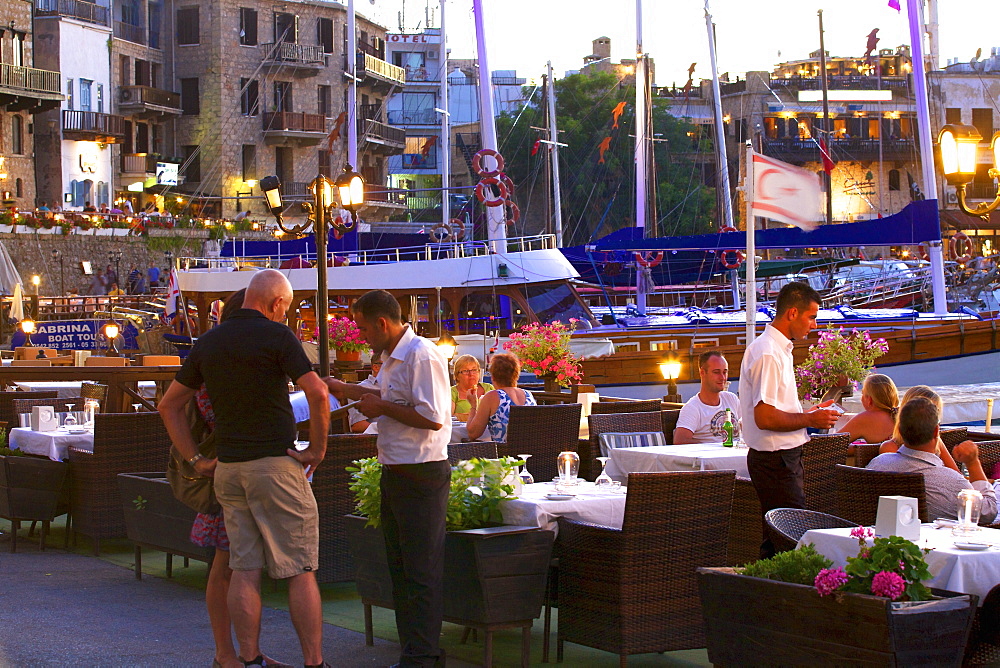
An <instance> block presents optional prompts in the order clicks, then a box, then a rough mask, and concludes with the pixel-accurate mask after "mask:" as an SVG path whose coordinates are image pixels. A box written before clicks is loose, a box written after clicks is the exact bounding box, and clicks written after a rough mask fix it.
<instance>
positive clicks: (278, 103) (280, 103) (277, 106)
mask: <svg viewBox="0 0 1000 668" xmlns="http://www.w3.org/2000/svg"><path fill="white" fill-rule="evenodd" d="M274 110H275V111H291V110H292V84H291V83H290V82H288V81H275V82H274Z"/></svg>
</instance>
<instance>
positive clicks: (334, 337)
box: [316, 316, 369, 353]
mask: <svg viewBox="0 0 1000 668" xmlns="http://www.w3.org/2000/svg"><path fill="white" fill-rule="evenodd" d="M329 328H330V347H331V348H335V349H336V350H343V351H346V352H352V353H354V352H356V353H363V352H367V351H368V350H369V346H368V344H367V343H366V342H365V340H364V339H363V338H361V330H359V329H358V326H357V325H356V324H355V323H354V321H353V320H351V319H350V318H348V317H346V316H344V317H334V318H331V319H330V323H329ZM316 336H319V330H318V329H317V330H316Z"/></svg>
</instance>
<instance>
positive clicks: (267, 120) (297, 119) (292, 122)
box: [263, 111, 326, 132]
mask: <svg viewBox="0 0 1000 668" xmlns="http://www.w3.org/2000/svg"><path fill="white" fill-rule="evenodd" d="M263 118H264V121H263V122H264V131H265V132H267V131H280V130H287V131H291V132H326V118H325V117H324V116H323V115H322V114H305V113H302V112H297V111H271V112H268V113H266V114H264V117H263Z"/></svg>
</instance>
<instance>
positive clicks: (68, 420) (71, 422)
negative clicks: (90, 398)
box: [63, 403, 77, 429]
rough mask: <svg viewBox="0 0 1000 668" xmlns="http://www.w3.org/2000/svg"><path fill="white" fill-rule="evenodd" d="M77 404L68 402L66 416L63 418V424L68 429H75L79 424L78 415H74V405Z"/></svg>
mask: <svg viewBox="0 0 1000 668" xmlns="http://www.w3.org/2000/svg"><path fill="white" fill-rule="evenodd" d="M75 405H76V404H71V403H67V404H66V417H65V419H63V426H64V427H66V428H67V429H73V428H74V427H76V425H77V420H76V416H75V415H73V406H75Z"/></svg>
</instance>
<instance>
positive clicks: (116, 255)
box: [108, 251, 122, 290]
mask: <svg viewBox="0 0 1000 668" xmlns="http://www.w3.org/2000/svg"><path fill="white" fill-rule="evenodd" d="M112 262H114V263H115V282H116V283H118V289H119V290H121V289H122V252H121V251H108V263H109V264H110V263H112Z"/></svg>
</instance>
